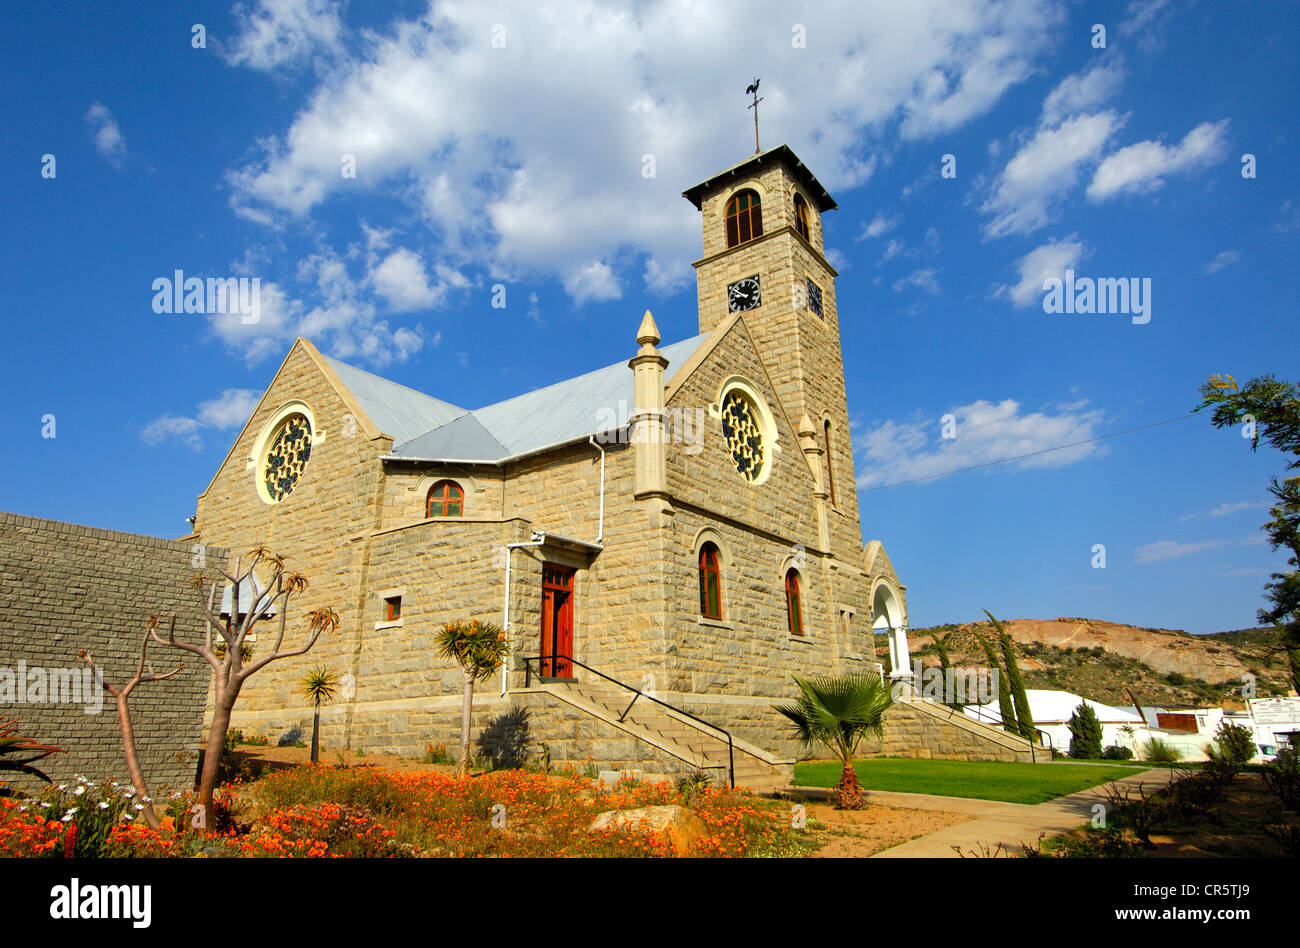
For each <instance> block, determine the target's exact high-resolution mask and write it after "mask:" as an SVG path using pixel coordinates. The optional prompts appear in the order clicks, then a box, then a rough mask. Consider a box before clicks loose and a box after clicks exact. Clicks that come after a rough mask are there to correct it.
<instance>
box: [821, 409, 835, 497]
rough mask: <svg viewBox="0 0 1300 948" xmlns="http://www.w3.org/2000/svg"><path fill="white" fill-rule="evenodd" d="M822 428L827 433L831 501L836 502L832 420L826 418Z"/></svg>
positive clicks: (827, 469) (827, 481)
mask: <svg viewBox="0 0 1300 948" xmlns="http://www.w3.org/2000/svg"><path fill="white" fill-rule="evenodd" d="M822 430H823V431H824V432H825V433H826V486H827V487H828V488H829V490H830V493H831V503H832V504H833V503H835V460H834V458H833V457H832V456H831V420H830V419H829V418H827V419H826V424H825V426H823V428H822Z"/></svg>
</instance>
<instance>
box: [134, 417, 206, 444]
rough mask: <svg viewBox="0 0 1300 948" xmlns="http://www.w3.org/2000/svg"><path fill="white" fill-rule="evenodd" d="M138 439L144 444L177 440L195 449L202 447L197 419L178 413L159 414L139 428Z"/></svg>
mask: <svg viewBox="0 0 1300 948" xmlns="http://www.w3.org/2000/svg"><path fill="white" fill-rule="evenodd" d="M140 440H141V441H143V442H144V443H145V444H161V443H162V442H164V441H177V442H179V443H181V444H184V445H185V446H186V447H190V448H193V449H194V450H195V451H198V450H201V449H202V447H203V439H202V438H200V437H199V423H198V420H197V419H195V418H184V417H181V416H178V415H161V416H159V417H157V418H155V419H154V420H153V421H151V422H149V424H147V425H145V426H144V427H143V428H141V429H140Z"/></svg>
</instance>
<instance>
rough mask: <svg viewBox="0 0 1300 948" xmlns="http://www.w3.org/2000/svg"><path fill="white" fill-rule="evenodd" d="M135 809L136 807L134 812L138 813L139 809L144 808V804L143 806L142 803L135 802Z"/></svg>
mask: <svg viewBox="0 0 1300 948" xmlns="http://www.w3.org/2000/svg"><path fill="white" fill-rule="evenodd" d="M135 809H136V812H137V813H138V812H140V811H141V810H143V809H144V806H143V804H140V803H137V804H136V805H135Z"/></svg>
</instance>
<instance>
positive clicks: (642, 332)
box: [636, 310, 662, 346]
mask: <svg viewBox="0 0 1300 948" xmlns="http://www.w3.org/2000/svg"><path fill="white" fill-rule="evenodd" d="M661 338H662V337H661V336H660V335H659V327H658V326H656V325H655V318H654V317H653V316H651V315H650V310H646V311H645V316H643V317H641V328H639V329H638V330H637V331H636V341H637V345H639V346H657V345H658V344H659V340H660V339H661Z"/></svg>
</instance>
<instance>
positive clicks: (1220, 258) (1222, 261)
mask: <svg viewBox="0 0 1300 948" xmlns="http://www.w3.org/2000/svg"><path fill="white" fill-rule="evenodd" d="M1240 259H1241V251H1239V250H1221V251H1219V253H1218V254H1216V255H1215V257H1214V259H1213V260H1211V261H1210V262H1209V263H1207V264H1206V265H1205V266H1203V267H1201V272H1202V273H1207V274H1208V273H1218V272H1219V271H1220V270H1222V269H1223V268H1224V267H1230V266H1232V265H1233V264H1234V263H1236V262H1237V261H1239V260H1240Z"/></svg>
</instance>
